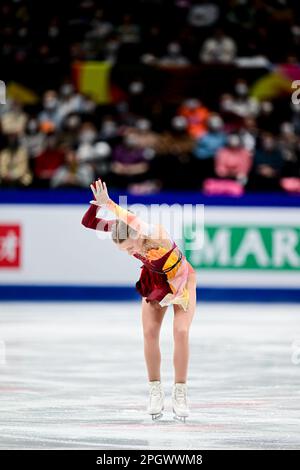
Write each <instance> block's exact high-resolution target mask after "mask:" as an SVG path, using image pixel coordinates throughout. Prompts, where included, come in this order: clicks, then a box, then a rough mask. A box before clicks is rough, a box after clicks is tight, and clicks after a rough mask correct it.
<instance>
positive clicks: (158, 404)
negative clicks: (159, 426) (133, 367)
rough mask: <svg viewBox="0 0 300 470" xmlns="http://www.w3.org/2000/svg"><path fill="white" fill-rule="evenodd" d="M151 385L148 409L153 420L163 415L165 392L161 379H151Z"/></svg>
mask: <svg viewBox="0 0 300 470" xmlns="http://www.w3.org/2000/svg"><path fill="white" fill-rule="evenodd" d="M149 386H150V391H149V405H148V408H147V411H148V413H149V414H150V415H151V416H152V421H156V420H157V419H160V418H161V417H162V415H163V414H162V410H163V409H164V398H165V394H164V391H163V389H162V385H161V382H160V380H153V381H150V382H149Z"/></svg>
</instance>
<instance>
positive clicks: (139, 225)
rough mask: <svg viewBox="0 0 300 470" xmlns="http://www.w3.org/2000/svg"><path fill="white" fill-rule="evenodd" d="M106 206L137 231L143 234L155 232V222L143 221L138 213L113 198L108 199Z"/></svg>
mask: <svg viewBox="0 0 300 470" xmlns="http://www.w3.org/2000/svg"><path fill="white" fill-rule="evenodd" d="M106 207H107V208H108V209H109V210H110V211H111V212H113V213H114V214H115V215H116V217H117V218H118V219H120V220H122V221H123V222H125V223H126V224H127V225H129V226H130V227H132V228H133V229H134V230H136V231H137V232H139V233H141V234H143V235H148V236H150V235H151V234H153V231H154V228H155V227H154V225H153V224H148V223H147V222H145V221H143V220H142V219H140V218H139V217H138V216H137V215H136V214H133V213H132V212H129V211H127V210H126V209H124V208H123V207H121V206H119V205H118V204H117V203H116V202H114V201H113V200H112V199H110V200H109V201H108V203H107V204H106Z"/></svg>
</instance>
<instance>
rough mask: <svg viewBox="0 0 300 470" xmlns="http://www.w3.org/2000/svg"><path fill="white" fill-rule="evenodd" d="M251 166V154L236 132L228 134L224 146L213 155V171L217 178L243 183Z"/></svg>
mask: <svg viewBox="0 0 300 470" xmlns="http://www.w3.org/2000/svg"><path fill="white" fill-rule="evenodd" d="M251 166H252V154H251V152H250V151H249V150H247V149H245V148H244V147H243V145H242V142H241V139H240V137H239V135H238V134H230V135H229V136H228V138H227V143H226V146H225V147H222V148H220V149H219V150H218V151H217V153H216V156H215V173H216V175H217V176H218V177H219V178H228V179H235V180H237V181H240V182H241V183H242V184H245V183H246V182H247V179H248V175H249V172H250V169H251Z"/></svg>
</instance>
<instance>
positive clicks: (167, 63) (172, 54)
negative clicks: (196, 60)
mask: <svg viewBox="0 0 300 470" xmlns="http://www.w3.org/2000/svg"><path fill="white" fill-rule="evenodd" d="M189 63H190V61H189V60H188V58H187V57H185V56H184V55H183V54H182V53H181V46H180V44H179V43H178V42H170V44H168V47H167V55H165V56H163V57H162V58H161V59H159V60H158V64H159V65H160V66H163V67H182V66H186V65H189Z"/></svg>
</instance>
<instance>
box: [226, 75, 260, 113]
mask: <svg viewBox="0 0 300 470" xmlns="http://www.w3.org/2000/svg"><path fill="white" fill-rule="evenodd" d="M234 91H235V96H234V97H233V102H232V104H231V112H232V113H233V114H235V115H236V116H238V117H239V118H242V119H244V118H247V117H256V116H258V114H259V110H260V105H259V103H258V101H257V100H256V99H255V98H252V97H251V96H249V87H248V84H247V82H246V81H245V80H243V79H238V80H237V81H236V83H235V87H234Z"/></svg>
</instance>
